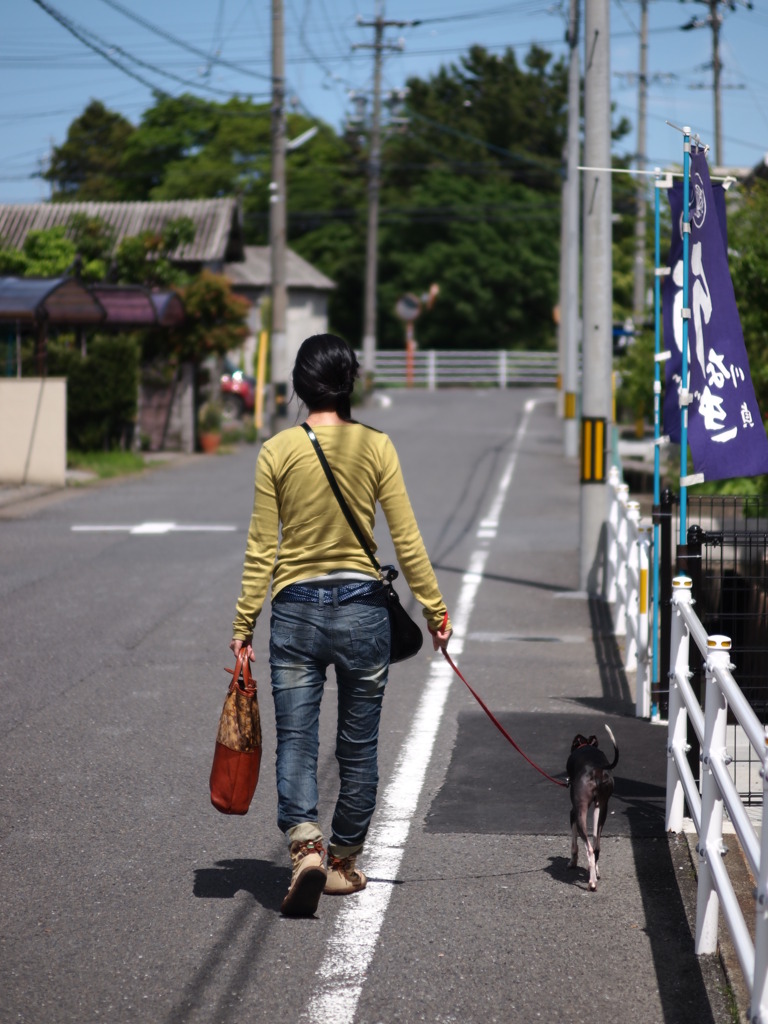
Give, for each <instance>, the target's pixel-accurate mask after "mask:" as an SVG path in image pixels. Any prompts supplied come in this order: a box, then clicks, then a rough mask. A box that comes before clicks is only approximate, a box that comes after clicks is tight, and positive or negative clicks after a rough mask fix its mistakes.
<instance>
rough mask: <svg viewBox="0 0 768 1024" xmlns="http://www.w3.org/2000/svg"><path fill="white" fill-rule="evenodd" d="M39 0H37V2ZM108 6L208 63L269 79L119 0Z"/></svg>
mask: <svg viewBox="0 0 768 1024" xmlns="http://www.w3.org/2000/svg"><path fill="white" fill-rule="evenodd" d="M37 2H38V0H35V3H37ZM101 2H102V3H103V4H106V5H107V7H111V8H112V9H113V10H115V11H118V12H119V13H120V14H123V15H124V16H125V17H126V18H130V19H131V21H135V22H136V24H137V25H142V26H143V27H144V28H145V29H147V30H148V31H149V32H153V33H154V34H155V35H156V36H160V37H161V38H162V39H167V40H168V42H169V43H173V45H174V46H178V47H180V48H181V49H182V50H186V51H187V52H188V53H192V54H194V55H195V56H196V57H202V59H203V60H204V61H206V63H209V64H218V65H219V66H220V67H225V68H229V69H230V70H232V71H238V72H240V74H241V75H250V76H252V77H253V78H260V79H262V80H266V81H269V79H270V76H269V75H266V74H261V73H259V72H258V71H252V70H251V69H250V68H246V67H244V66H243V65H242V64H235V63H233V62H232V61H228V60H224V58H223V57H219V56H214V55H213V54H212V53H206V52H205V50H201V49H199V48H198V47H197V46H192V45H191V44H190V43H187V42H185V41H184V40H183V39H180V38H179V37H178V36H175V35H173V34H172V33H171V32H166V30H165V29H163V28H160V26H159V25H154V24H152V22H150V21H147V20H146V18H142V17H141V16H140V15H138V14H136V13H135V12H134V11H131V10H130V9H129V8H127V7H124V6H123V5H122V4H119V3H118V2H117V0H101Z"/></svg>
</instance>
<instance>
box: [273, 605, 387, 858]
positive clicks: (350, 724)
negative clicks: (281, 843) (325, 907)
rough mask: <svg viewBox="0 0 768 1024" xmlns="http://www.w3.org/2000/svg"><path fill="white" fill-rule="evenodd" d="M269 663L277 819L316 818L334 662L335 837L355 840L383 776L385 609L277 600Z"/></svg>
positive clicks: (288, 822)
mask: <svg viewBox="0 0 768 1024" xmlns="http://www.w3.org/2000/svg"><path fill="white" fill-rule="evenodd" d="M278 598H279V595H278ZM320 600H321V601H322V597H321V599H320ZM269 664H270V668H271V673H272V696H273V698H274V702H275V723H276V726H277V801H278V807H277V821H278V825H279V827H280V829H281V830H282V831H283V832H287V830H288V829H289V828H292V827H293V826H295V825H299V824H302V823H303V822H316V821H317V820H318V811H317V802H318V796H317V755H318V745H319V740H318V721H319V717H320V701H321V699H322V696H323V687H324V685H325V680H326V670H327V668H328V666H329V665H333V666H334V667H335V669H336V683H337V688H338V720H337V726H336V760H337V761H338V765H339V782H340V786H339V796H338V800H337V801H336V809H335V811H334V815H333V820H332V823H331V827H332V834H331V842H332V843H334V844H335V845H337V846H342V847H344V846H358V845H360V844H361V843H362V842H363V841H364V839H365V836H366V834H367V832H368V826H369V825H370V821H371V817H372V816H373V811H374V807H375V805H376V789H377V786H378V781H379V774H378V761H377V747H378V739H379V719H380V717H381V703H382V699H383V697H384V687H385V685H386V682H387V675H388V672H389V618H388V613H387V609H386V608H383V607H371V606H369V605H363V604H354V603H350V604H342V605H334V604H322V603H318V604H290V603H282V604H281V603H279V600H278V601H277V602H275V603H273V605H272V619H271V629H270V643H269Z"/></svg>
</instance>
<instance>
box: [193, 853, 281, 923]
mask: <svg viewBox="0 0 768 1024" xmlns="http://www.w3.org/2000/svg"><path fill="white" fill-rule="evenodd" d="M290 880H291V879H290V869H289V868H288V867H286V866H284V865H283V866H278V865H277V864H273V863H272V862H271V861H267V860H245V859H239V860H220V861H217V863H216V864H215V865H214V867H210V868H197V869H196V870H195V884H194V888H193V890H192V893H193V895H194V896H196V897H197V898H198V899H204V900H231V899H234V897H235V895H236V893H238V892H240V891H241V890H244V891H245V892H249V893H250V894H251V896H253V898H254V899H255V900H256V901H257V903H260V904H261V905H262V906H263V907H264V908H265V909H266V910H275V911H277V910H279V909H280V904H281V903H282V901H283V896H284V895H285V891H286V889H287V888H288V883H289V882H290Z"/></svg>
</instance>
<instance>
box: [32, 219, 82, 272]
mask: <svg viewBox="0 0 768 1024" xmlns="http://www.w3.org/2000/svg"><path fill="white" fill-rule="evenodd" d="M23 251H24V258H25V266H24V276H25V277H61V276H62V275H63V274H65V273H66V272H67V270H69V269H70V268H71V267H72V264H73V263H74V260H75V256H76V255H77V249H76V248H75V243H74V242H73V241H72V239H71V238H67V229H66V228H65V227H63V226H60V227H55V228H48V229H47V230H46V231H30V232H29V234H28V235H27V237H26V239H25V240H24V250H23Z"/></svg>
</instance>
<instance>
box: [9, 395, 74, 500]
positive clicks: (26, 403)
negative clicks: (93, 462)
mask: <svg viewBox="0 0 768 1024" xmlns="http://www.w3.org/2000/svg"><path fill="white" fill-rule="evenodd" d="M66 474H67V381H66V378H64V377H27V378H25V379H23V380H19V379H7V380H3V379H0V483H5V484H48V485H49V486H53V487H63V486H64V485H65V483H66Z"/></svg>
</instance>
